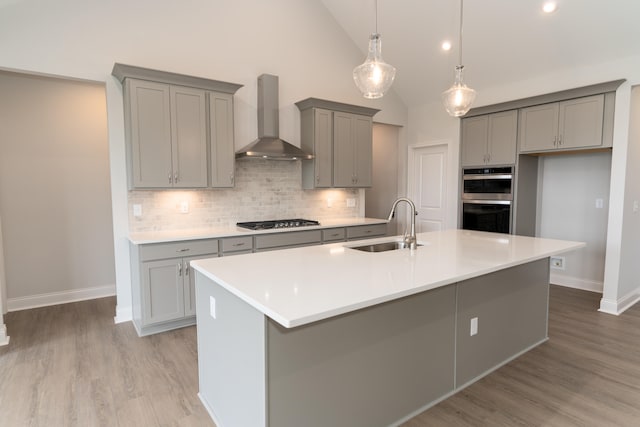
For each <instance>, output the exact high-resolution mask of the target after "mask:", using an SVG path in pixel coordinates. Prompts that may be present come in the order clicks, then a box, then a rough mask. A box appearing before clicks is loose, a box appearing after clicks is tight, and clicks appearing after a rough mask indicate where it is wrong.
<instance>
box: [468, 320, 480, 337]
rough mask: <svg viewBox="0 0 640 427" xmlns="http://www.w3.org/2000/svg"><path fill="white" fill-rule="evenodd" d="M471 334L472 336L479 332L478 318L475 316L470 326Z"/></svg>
mask: <svg viewBox="0 0 640 427" xmlns="http://www.w3.org/2000/svg"><path fill="white" fill-rule="evenodd" d="M469 329H470V331H469V336H470V337H472V336H474V335H477V334H478V318H477V317H474V318H473V319H471V327H470V328H469Z"/></svg>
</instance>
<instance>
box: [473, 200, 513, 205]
mask: <svg viewBox="0 0 640 427" xmlns="http://www.w3.org/2000/svg"><path fill="white" fill-rule="evenodd" d="M465 203H470V204H472V205H510V204H511V200H463V201H462V204H465Z"/></svg>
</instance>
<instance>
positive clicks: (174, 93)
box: [112, 63, 242, 189]
mask: <svg viewBox="0 0 640 427" xmlns="http://www.w3.org/2000/svg"><path fill="white" fill-rule="evenodd" d="M112 74H113V75H114V76H115V77H117V78H118V80H120V82H121V83H122V85H123V87H124V113H125V131H126V145H127V175H128V178H129V180H128V181H129V188H130V189H136V188H202V187H207V186H208V185H209V183H210V186H212V187H232V186H233V182H234V167H235V156H234V142H233V94H234V93H235V92H236V91H237V90H238V89H239V88H240V87H242V85H237V84H234V83H228V82H221V81H217V80H210V79H203V78H199V77H193V76H186V75H182V74H175V73H169V72H165V71H158V70H151V69H147V68H141V67H135V66H131V65H125V64H117V63H116V64H114V67H113V71H112Z"/></svg>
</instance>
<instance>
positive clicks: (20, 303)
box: [7, 284, 116, 311]
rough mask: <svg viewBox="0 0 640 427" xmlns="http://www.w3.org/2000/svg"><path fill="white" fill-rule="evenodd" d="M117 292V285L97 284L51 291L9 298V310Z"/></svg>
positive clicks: (93, 297)
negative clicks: (91, 286)
mask: <svg viewBox="0 0 640 427" xmlns="http://www.w3.org/2000/svg"><path fill="white" fill-rule="evenodd" d="M115 294H116V285H115V284H114V285H107V286H96V287H93V288H82V289H73V290H69V291H61V292H51V293H47V294H40V295H30V296H27V297H19V298H8V299H7V307H8V309H9V311H20V310H27V309H30V308H37V307H46V306H49V305H58V304H66V303H69V302H76V301H84V300H88V299H96V298H104V297H111V296H114V295H115Z"/></svg>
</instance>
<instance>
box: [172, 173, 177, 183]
mask: <svg viewBox="0 0 640 427" xmlns="http://www.w3.org/2000/svg"><path fill="white" fill-rule="evenodd" d="M173 182H174V183H176V184H177V183H178V172H176V173H174V174H173Z"/></svg>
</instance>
